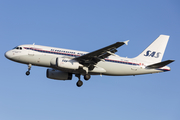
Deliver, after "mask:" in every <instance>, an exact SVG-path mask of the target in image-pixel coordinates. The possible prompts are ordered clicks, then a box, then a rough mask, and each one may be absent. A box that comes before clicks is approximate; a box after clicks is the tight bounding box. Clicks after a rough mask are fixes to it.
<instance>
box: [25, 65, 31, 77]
mask: <svg viewBox="0 0 180 120" xmlns="http://www.w3.org/2000/svg"><path fill="white" fill-rule="evenodd" d="M31 66H32V65H31V64H28V71H27V72H26V75H27V76H28V75H29V74H30V70H31Z"/></svg>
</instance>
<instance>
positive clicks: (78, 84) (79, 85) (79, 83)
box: [76, 74, 83, 87]
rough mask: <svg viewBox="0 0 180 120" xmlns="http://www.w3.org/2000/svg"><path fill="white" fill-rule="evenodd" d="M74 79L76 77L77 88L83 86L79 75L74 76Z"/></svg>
mask: <svg viewBox="0 0 180 120" xmlns="http://www.w3.org/2000/svg"><path fill="white" fill-rule="evenodd" d="M76 77H78V79H79V80H78V81H77V83H76V85H77V86H78V87H81V86H82V85H83V82H82V81H81V80H80V77H81V75H80V74H76Z"/></svg>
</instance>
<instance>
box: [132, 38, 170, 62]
mask: <svg viewBox="0 0 180 120" xmlns="http://www.w3.org/2000/svg"><path fill="white" fill-rule="evenodd" d="M169 37H170V36H168V35H160V36H159V37H158V38H157V39H156V40H155V41H154V42H153V43H151V44H150V45H149V46H148V47H147V48H146V49H145V50H144V51H143V52H142V53H141V54H140V55H138V56H137V57H136V58H135V59H138V60H143V61H147V62H151V63H157V62H161V60H162V58H163V55H164V51H165V49H166V45H167V43H168V40H169Z"/></svg>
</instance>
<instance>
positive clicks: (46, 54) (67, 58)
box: [5, 35, 174, 87]
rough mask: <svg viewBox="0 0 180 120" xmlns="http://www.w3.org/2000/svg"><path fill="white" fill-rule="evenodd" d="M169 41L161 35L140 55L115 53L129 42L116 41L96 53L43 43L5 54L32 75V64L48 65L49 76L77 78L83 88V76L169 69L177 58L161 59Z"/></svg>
mask: <svg viewBox="0 0 180 120" xmlns="http://www.w3.org/2000/svg"><path fill="white" fill-rule="evenodd" d="M168 40H169V36H168V35H160V36H159V37H158V38H157V39H156V40H155V41H154V42H153V43H152V44H150V45H149V46H148V47H147V48H146V49H145V50H144V51H143V52H142V53H141V54H140V55H138V56H137V57H135V58H124V57H120V56H118V55H116V54H115V53H116V52H117V48H118V47H120V46H122V45H124V44H126V45H127V44H128V41H129V40H128V41H124V42H116V43H114V44H112V45H109V46H107V47H104V48H102V49H99V50H96V51H93V52H90V53H88V52H82V51H76V50H69V49H62V48H55V47H47V46H41V45H34V44H32V45H19V46H17V47H15V48H14V49H12V50H9V51H7V52H6V53H5V57H6V58H8V59H10V60H12V61H15V62H19V63H23V64H27V65H28V71H27V72H26V75H29V74H30V69H31V66H32V65H35V66H41V67H48V69H47V72H46V75H47V77H48V78H50V79H56V80H71V79H72V75H73V74H75V76H76V77H78V79H79V80H78V81H77V83H76V85H77V86H78V87H81V86H82V85H83V82H82V81H81V80H80V76H81V75H83V76H84V79H85V80H89V79H90V77H91V75H110V76H129V75H133V76H134V75H141V74H151V73H160V72H165V71H170V67H168V66H166V65H168V64H169V63H171V62H173V61H174V60H166V61H163V62H161V60H162V58H163V55H164V51H165V48H166V45H167V42H168Z"/></svg>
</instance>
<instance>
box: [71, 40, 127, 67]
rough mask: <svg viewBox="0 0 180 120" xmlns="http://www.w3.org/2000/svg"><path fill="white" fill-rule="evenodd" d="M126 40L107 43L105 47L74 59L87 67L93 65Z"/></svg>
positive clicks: (110, 53) (114, 50) (125, 42)
mask: <svg viewBox="0 0 180 120" xmlns="http://www.w3.org/2000/svg"><path fill="white" fill-rule="evenodd" d="M128 41H129V40H127V41H124V42H116V43H114V44H112V45H109V46H107V47H104V48H101V49H99V50H96V51H94V52H90V53H88V54H85V55H82V56H80V57H77V58H74V59H75V60H77V61H78V62H79V63H80V64H83V65H85V66H87V67H89V66H90V65H95V64H97V63H98V62H99V61H101V60H103V59H104V58H106V57H108V56H110V55H112V54H114V53H115V52H117V50H116V49H117V48H118V47H120V46H122V45H124V44H126V45H127V44H128Z"/></svg>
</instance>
